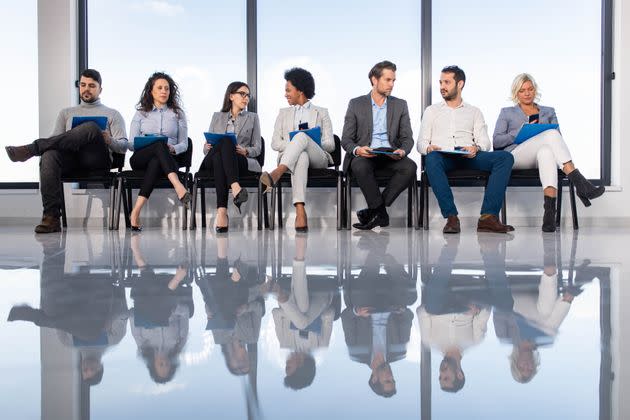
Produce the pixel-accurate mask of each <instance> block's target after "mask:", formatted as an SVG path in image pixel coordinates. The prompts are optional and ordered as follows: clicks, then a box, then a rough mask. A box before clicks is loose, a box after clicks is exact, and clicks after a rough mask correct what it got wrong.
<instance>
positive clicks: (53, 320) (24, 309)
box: [9, 234, 128, 385]
mask: <svg viewBox="0 0 630 420" xmlns="http://www.w3.org/2000/svg"><path fill="white" fill-rule="evenodd" d="M60 236H61V234H57V235H54V236H46V237H45V238H44V237H42V238H39V237H38V240H40V242H41V243H42V247H43V252H44V259H43V261H42V264H41V271H40V276H41V283H40V284H41V298H40V299H41V303H40V306H41V308H40V309H34V308H32V307H30V306H28V305H19V306H14V307H13V308H11V312H10V313H9V321H16V320H22V321H30V322H33V323H34V324H35V325H37V326H39V327H46V328H54V329H56V330H57V335H58V337H59V340H60V341H61V343H62V344H64V345H65V346H68V347H70V348H74V349H77V350H78V352H79V354H80V358H81V379H82V380H83V382H84V383H85V384H87V385H96V384H98V383H100V382H101V379H102V378H103V371H104V367H103V362H102V357H103V354H104V353H105V351H106V350H107V349H108V348H110V347H112V346H114V345H116V344H118V343H119V342H120V341H121V340H122V338H123V337H124V336H125V333H126V332H127V317H128V311H127V301H126V299H125V293H124V289H122V288H119V287H116V286H113V285H112V279H111V278H110V277H109V276H104V275H101V274H90V273H89V267H87V268H88V270H86V271H84V270H83V269H81V270H80V271H79V272H78V273H71V274H70V273H64V264H65V259H66V253H65V247H62V246H61V245H60V243H59V239H60Z"/></svg>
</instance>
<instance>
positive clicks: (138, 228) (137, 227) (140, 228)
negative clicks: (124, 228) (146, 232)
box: [131, 225, 142, 232]
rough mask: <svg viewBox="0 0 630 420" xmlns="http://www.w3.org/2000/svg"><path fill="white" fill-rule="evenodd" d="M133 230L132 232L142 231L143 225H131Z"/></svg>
mask: <svg viewBox="0 0 630 420" xmlns="http://www.w3.org/2000/svg"><path fill="white" fill-rule="evenodd" d="M131 231H132V232H142V226H134V225H131Z"/></svg>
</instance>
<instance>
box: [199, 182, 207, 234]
mask: <svg viewBox="0 0 630 420" xmlns="http://www.w3.org/2000/svg"><path fill="white" fill-rule="evenodd" d="M200 189H201V227H202V228H204V229H205V228H206V222H207V220H206V217H207V216H206V184H204V183H202V184H201V186H200Z"/></svg>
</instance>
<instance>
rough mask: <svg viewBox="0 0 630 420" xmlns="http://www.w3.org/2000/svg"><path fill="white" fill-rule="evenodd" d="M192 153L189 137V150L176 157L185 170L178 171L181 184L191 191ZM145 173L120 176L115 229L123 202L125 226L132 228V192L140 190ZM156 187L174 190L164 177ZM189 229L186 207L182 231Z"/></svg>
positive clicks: (129, 172) (130, 173)
mask: <svg viewBox="0 0 630 420" xmlns="http://www.w3.org/2000/svg"><path fill="white" fill-rule="evenodd" d="M192 153H193V142H192V140H191V139H190V137H189V138H188V149H186V152H184V153H182V154H180V155H178V156H175V160H176V161H177V166H178V167H179V168H185V170H184V171H181V170H179V171H177V176H178V177H179V180H180V182H181V183H182V184H184V186H186V189H190V186H191V185H192V176H191V174H190V166H191V161H192ZM144 172H145V171H140V170H138V171H136V170H129V171H122V172H120V173H119V174H118V189H119V194H120V198H119V199H118V200H117V202H116V210H115V211H116V224H115V227H114V228H115V229H118V224H119V218H120V202H121V201H122V203H123V208H124V212H125V226H126V227H130V226H131V221H130V219H129V214H130V213H131V206H132V205H133V204H132V203H133V201H132V199H131V190H132V189H133V188H140V184H141V183H142V180H143V179H144ZM155 187H156V188H172V185H171V183H170V182H169V180H168V178H166V176H165V175H164V176H162V177H161V178H160V179H159V180H158V183H157V184H156V186H155ZM123 188H124V192H123ZM187 227H188V211H187V210H186V208H185V207H184V218H183V222H182V229H183V230H186V228H187Z"/></svg>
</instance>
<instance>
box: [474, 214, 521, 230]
mask: <svg viewBox="0 0 630 420" xmlns="http://www.w3.org/2000/svg"><path fill="white" fill-rule="evenodd" d="M513 230H514V227H512V226H510V225H504V224H503V223H501V222H500V221H499V218H498V217H497V216H495V215H494V214H482V215H481V217H480V218H479V221H478V222H477V232H494V233H508V232H512V231H513Z"/></svg>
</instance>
